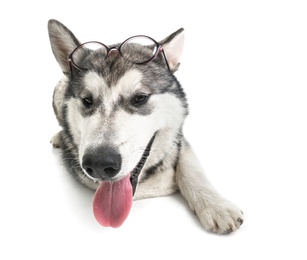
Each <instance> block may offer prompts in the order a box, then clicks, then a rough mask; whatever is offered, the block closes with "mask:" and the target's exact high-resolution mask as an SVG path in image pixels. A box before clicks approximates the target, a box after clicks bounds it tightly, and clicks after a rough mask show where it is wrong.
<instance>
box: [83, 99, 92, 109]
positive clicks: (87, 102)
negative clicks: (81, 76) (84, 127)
mask: <svg viewBox="0 0 307 260" xmlns="http://www.w3.org/2000/svg"><path fill="white" fill-rule="evenodd" d="M82 103H83V105H84V106H85V107H86V108H90V107H91V106H92V105H93V99H92V98H91V97H86V98H82Z"/></svg>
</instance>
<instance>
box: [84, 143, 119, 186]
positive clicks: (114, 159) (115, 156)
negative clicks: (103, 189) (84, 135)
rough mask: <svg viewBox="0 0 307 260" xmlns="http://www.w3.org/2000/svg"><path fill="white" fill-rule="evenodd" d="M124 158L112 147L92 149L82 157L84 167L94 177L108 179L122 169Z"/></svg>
mask: <svg viewBox="0 0 307 260" xmlns="http://www.w3.org/2000/svg"><path fill="white" fill-rule="evenodd" d="M121 164H122V158H121V156H120V154H119V153H118V152H116V151H115V150H114V149H112V148H110V147H99V148H96V149H90V150H89V151H87V152H86V153H85V154H84V156H83V158H82V167H83V169H84V170H85V171H86V172H87V174H88V175H90V176H91V177H93V178H96V179H102V180H108V179H111V178H112V177H114V176H115V175H116V174H117V173H118V172H119V171H120V169H121Z"/></svg>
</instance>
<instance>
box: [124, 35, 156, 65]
mask: <svg viewBox="0 0 307 260" xmlns="http://www.w3.org/2000/svg"><path fill="white" fill-rule="evenodd" d="M120 51H121V54H122V56H124V57H125V58H127V59H129V60H131V61H132V62H134V63H139V64H140V63H145V62H147V61H150V60H151V59H152V58H154V57H155V55H156V54H157V51H158V45H157V43H156V42H155V41H153V40H152V39H151V38H149V37H145V36H136V37H132V38H130V39H128V40H127V41H125V42H124V43H123V45H122V46H121V48H120Z"/></svg>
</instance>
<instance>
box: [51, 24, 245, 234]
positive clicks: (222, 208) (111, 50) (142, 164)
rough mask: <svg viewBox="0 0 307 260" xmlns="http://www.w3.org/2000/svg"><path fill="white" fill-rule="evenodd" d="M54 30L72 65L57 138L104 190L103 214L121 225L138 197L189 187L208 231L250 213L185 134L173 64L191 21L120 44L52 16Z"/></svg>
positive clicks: (77, 167)
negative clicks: (206, 168)
mask: <svg viewBox="0 0 307 260" xmlns="http://www.w3.org/2000/svg"><path fill="white" fill-rule="evenodd" d="M48 31H49V38H50V43H51V48H52V52H53V54H54V56H55V58H56V60H57V62H58V63H59V65H60V67H61V69H62V71H63V73H64V77H63V78H62V79H61V80H60V81H59V83H58V84H57V86H56V87H55V90H54V94H53V109H54V113H55V116H56V118H57V120H58V122H59V125H60V126H61V127H62V130H61V131H60V132H59V133H57V134H55V135H54V136H53V137H52V140H51V143H52V145H53V146H54V147H57V148H61V150H62V159H63V162H64V163H65V165H66V166H67V169H68V170H69V171H70V172H71V174H72V175H73V176H74V177H75V179H76V180H77V181H79V182H80V183H82V184H84V185H85V186H87V187H89V188H90V189H93V190H95V195H94V199H93V212H94V216H95V218H96V220H97V221H98V222H99V223H100V224H101V225H103V226H105V227H114V228H115V227H119V226H121V225H122V224H123V223H124V221H125V219H126V218H127V216H128V214H129V211H130V209H131V207H132V203H133V200H137V199H143V198H149V197H158V196H166V195H170V194H173V193H175V192H177V191H180V193H181V194H182V196H183V197H184V198H185V200H186V201H187V203H188V205H189V207H190V208H191V210H192V211H193V212H194V213H195V214H196V215H197V216H198V218H199V220H200V222H201V224H202V225H203V227H204V228H205V229H206V230H208V231H209V232H214V233H219V234H225V233H230V232H232V231H235V230H237V229H239V228H240V226H241V224H242V223H243V213H242V211H241V210H240V209H239V208H237V206H235V205H234V204H232V203H231V202H229V201H228V200H226V199H224V198H223V197H222V196H221V195H220V194H219V193H218V192H217V191H216V190H215V188H214V187H213V186H212V185H211V183H210V182H209V180H208V179H207V178H206V176H205V174H204V172H203V170H202V167H201V165H200V163H199V161H198V159H197V158H196V156H195V154H194V153H193V151H192V148H191V146H190V145H189V143H188V141H187V140H186V139H185V138H184V135H183V131H182V128H183V123H184V121H185V118H186V117H187V115H188V103H187V98H186V95H185V92H184V90H183V88H182V86H181V84H180V83H179V81H178V80H177V78H176V77H175V75H174V72H175V71H176V70H177V69H178V67H179V61H180V56H181V53H182V50H183V43H184V29H182V28H181V29H179V30H178V31H176V32H174V33H172V34H171V35H170V36H168V37H167V38H165V39H164V40H162V41H160V42H157V41H155V40H154V39H152V38H151V37H148V36H145V35H137V36H133V37H130V38H129V39H127V40H126V41H124V42H123V43H121V44H114V45H105V44H103V43H100V42H86V43H83V44H82V43H81V42H80V41H79V40H78V39H77V38H76V37H75V36H74V34H73V33H72V32H71V31H70V30H69V29H68V28H67V27H66V26H64V25H63V24H62V23H60V22H59V21H57V20H53V19H52V20H49V22H48Z"/></svg>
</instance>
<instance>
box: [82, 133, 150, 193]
mask: <svg viewBox="0 0 307 260" xmlns="http://www.w3.org/2000/svg"><path fill="white" fill-rule="evenodd" d="M155 136H156V133H155V134H154V135H153V136H152V137H151V139H150V140H149V142H148V144H147V146H146V148H145V150H144V152H143V154H142V156H141V159H140V160H139V162H138V164H137V165H136V166H135V168H134V169H133V171H132V172H131V175H130V182H131V185H132V188H133V195H134V193H135V190H136V186H137V183H138V177H139V174H140V172H141V171H142V169H143V167H144V165H145V163H146V160H147V158H148V156H149V154H150V150H151V146H152V144H153V142H154V139H155ZM121 165H122V158H121V155H120V154H119V153H118V152H117V151H116V150H115V149H114V148H112V147H109V146H100V147H98V148H95V149H88V150H87V151H86V153H85V154H84V156H83V158H82V168H83V169H84V170H85V172H86V174H87V175H88V176H89V177H90V178H91V179H92V180H93V181H95V182H100V181H112V178H113V177H115V176H116V174H118V173H119V171H120V169H121Z"/></svg>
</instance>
